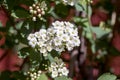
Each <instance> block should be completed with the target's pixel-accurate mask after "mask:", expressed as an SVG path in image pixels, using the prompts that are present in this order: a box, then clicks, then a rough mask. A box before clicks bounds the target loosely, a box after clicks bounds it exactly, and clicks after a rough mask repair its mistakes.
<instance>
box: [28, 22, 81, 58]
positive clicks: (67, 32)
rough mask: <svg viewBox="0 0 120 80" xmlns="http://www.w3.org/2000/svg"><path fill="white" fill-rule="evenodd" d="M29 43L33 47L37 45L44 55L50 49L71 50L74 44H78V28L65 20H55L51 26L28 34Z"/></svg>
mask: <svg viewBox="0 0 120 80" xmlns="http://www.w3.org/2000/svg"><path fill="white" fill-rule="evenodd" d="M27 39H28V40H29V45H31V46H32V47H33V48H35V47H38V50H39V51H40V53H43V55H44V56H46V55H47V53H48V52H50V51H51V50H56V51H58V52H62V51H64V50H66V49H67V50H69V51H70V50H72V49H73V48H74V47H75V46H79V45H80V40H79V36H78V30H77V28H75V26H74V25H73V24H71V23H70V22H66V21H64V22H63V21H61V22H60V21H55V22H53V23H52V26H51V27H50V28H48V29H47V30H45V29H40V31H38V32H35V33H33V34H29V36H28V38H27Z"/></svg>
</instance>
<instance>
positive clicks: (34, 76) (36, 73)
mask: <svg viewBox="0 0 120 80" xmlns="http://www.w3.org/2000/svg"><path fill="white" fill-rule="evenodd" d="M41 73H42V71H40V70H39V71H38V72H34V73H32V72H28V74H29V75H30V78H31V79H30V80H37V78H38V77H40V75H41Z"/></svg>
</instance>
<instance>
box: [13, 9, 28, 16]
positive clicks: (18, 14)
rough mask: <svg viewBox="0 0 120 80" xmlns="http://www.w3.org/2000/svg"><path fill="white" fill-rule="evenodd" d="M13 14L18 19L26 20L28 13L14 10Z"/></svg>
mask: <svg viewBox="0 0 120 80" xmlns="http://www.w3.org/2000/svg"><path fill="white" fill-rule="evenodd" d="M15 14H16V16H17V17H19V18H27V17H29V13H28V12H27V11H26V10H23V9H21V10H20V9H19V10H16V11H15Z"/></svg>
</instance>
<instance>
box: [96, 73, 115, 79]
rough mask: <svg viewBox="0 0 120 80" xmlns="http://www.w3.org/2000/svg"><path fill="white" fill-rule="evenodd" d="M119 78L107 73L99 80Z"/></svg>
mask: <svg viewBox="0 0 120 80" xmlns="http://www.w3.org/2000/svg"><path fill="white" fill-rule="evenodd" d="M116 79H117V77H116V76H115V75H113V74H110V73H105V74H103V75H102V76H100V77H99V78H98V79H97V80H116Z"/></svg>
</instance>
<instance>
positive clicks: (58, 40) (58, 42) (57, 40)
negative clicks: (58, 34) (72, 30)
mask: <svg viewBox="0 0 120 80" xmlns="http://www.w3.org/2000/svg"><path fill="white" fill-rule="evenodd" d="M53 41H54V44H55V46H59V45H61V44H62V43H61V41H60V39H59V38H55V39H54V40H53Z"/></svg>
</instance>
